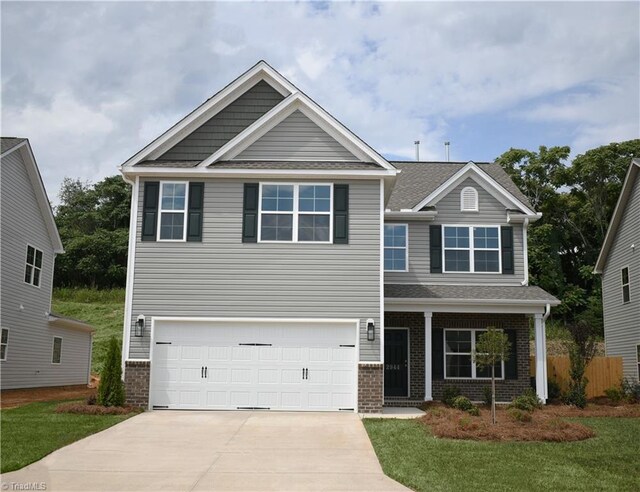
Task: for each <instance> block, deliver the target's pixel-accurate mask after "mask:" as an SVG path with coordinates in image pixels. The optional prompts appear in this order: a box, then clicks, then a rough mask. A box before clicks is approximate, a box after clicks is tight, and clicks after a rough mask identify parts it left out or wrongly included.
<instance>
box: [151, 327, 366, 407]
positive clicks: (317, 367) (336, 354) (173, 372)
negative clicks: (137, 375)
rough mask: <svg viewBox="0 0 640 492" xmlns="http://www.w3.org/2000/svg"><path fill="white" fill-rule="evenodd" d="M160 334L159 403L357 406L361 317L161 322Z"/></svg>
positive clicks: (155, 382)
mask: <svg viewBox="0 0 640 492" xmlns="http://www.w3.org/2000/svg"><path fill="white" fill-rule="evenodd" d="M154 338H155V339H156V340H162V341H163V342H164V343H165V344H164V345H155V344H154V353H153V362H152V388H151V391H152V395H151V401H152V405H157V406H163V407H169V408H178V409H179V408H185V409H194V408H203V409H236V408H238V407H261V408H270V409H280V410H338V409H341V408H353V407H354V406H355V405H354V402H355V389H356V361H357V358H356V349H355V348H354V346H355V343H356V330H355V327H354V326H353V325H349V324H341V325H331V324H328V323H323V324H322V325H321V326H314V325H313V324H307V325H301V324H295V325H294V324H293V323H281V324H280V325H276V324H275V323H266V325H265V326H247V325H246V323H244V324H243V323H239V324H237V325H236V324H234V323H226V324H223V323H218V324H215V323H213V324H209V323H205V322H189V321H185V322H183V323H182V324H180V323H178V322H176V321H172V322H171V323H166V324H163V323H160V322H157V323H156V329H155V336H154ZM242 344H247V345H242ZM264 344H268V345H264ZM340 345H350V347H340ZM203 367H206V368H207V377H203V375H202V368H203ZM303 369H306V371H307V372H306V375H305V372H303Z"/></svg>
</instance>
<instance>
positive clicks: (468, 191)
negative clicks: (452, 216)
mask: <svg viewBox="0 0 640 492" xmlns="http://www.w3.org/2000/svg"><path fill="white" fill-rule="evenodd" d="M460 210H462V211H463V212H477V211H478V191H477V190H476V189H475V188H473V187H471V186H467V187H466V188H463V189H462V191H461V192H460Z"/></svg>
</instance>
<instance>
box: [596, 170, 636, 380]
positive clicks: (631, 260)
mask: <svg viewBox="0 0 640 492" xmlns="http://www.w3.org/2000/svg"><path fill="white" fill-rule="evenodd" d="M639 176H640V175H639ZM632 244H635V248H634V249H632V248H631V245H632ZM624 267H629V281H630V302H629V303H627V304H625V303H623V302H622V268H624ZM602 299H603V309H604V335H605V348H606V353H607V355H609V356H621V357H622V358H623V367H624V375H625V377H628V378H633V379H636V380H637V378H638V366H637V360H636V345H638V344H640V179H639V178H636V182H635V184H634V186H633V190H632V193H631V196H630V198H629V201H628V202H627V206H626V208H625V210H624V213H623V215H622V220H621V222H620V225H619V226H618V231H617V233H616V236H615V238H614V241H613V245H612V247H611V250H610V251H609V256H608V258H607V262H606V265H605V268H604V271H603V274H602Z"/></svg>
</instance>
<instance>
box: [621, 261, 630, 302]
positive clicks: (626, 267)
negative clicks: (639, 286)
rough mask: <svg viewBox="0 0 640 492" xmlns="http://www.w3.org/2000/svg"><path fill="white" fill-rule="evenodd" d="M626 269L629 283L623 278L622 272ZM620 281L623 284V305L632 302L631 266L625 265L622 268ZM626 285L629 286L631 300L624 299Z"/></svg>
mask: <svg viewBox="0 0 640 492" xmlns="http://www.w3.org/2000/svg"><path fill="white" fill-rule="evenodd" d="M625 269H626V270H627V283H626V284H625V283H624V282H623V280H622V272H623V271H624V270H625ZM620 282H621V284H622V304H623V305H624V304H629V303H630V302H631V269H630V268H629V266H623V267H622V268H621V269H620ZM625 287H628V289H629V300H628V301H625V300H624V288H625Z"/></svg>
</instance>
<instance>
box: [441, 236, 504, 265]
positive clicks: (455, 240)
mask: <svg viewBox="0 0 640 492" xmlns="http://www.w3.org/2000/svg"><path fill="white" fill-rule="evenodd" d="M443 229H444V248H443V255H444V271H445V272H469V273H500V271H501V259H500V227H498V226H444V227H443Z"/></svg>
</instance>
